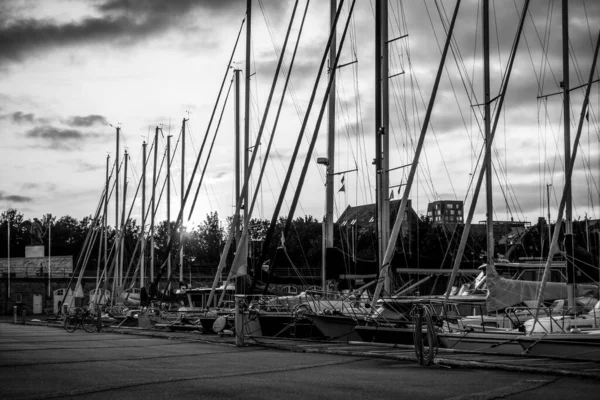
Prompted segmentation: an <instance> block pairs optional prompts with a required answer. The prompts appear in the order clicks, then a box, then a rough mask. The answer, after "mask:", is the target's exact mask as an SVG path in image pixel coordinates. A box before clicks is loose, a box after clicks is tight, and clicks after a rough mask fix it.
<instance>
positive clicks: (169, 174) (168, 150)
mask: <svg viewBox="0 0 600 400" xmlns="http://www.w3.org/2000/svg"><path fill="white" fill-rule="evenodd" d="M167 237H168V238H169V241H170V240H171V135H168V136H167ZM167 276H168V277H169V280H170V279H171V252H169V254H167ZM167 285H169V282H167Z"/></svg>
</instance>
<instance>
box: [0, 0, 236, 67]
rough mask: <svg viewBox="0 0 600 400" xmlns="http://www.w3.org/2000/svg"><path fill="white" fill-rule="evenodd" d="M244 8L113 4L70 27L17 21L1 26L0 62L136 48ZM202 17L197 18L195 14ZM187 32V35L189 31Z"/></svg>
mask: <svg viewBox="0 0 600 400" xmlns="http://www.w3.org/2000/svg"><path fill="white" fill-rule="evenodd" d="M234 7H237V8H239V9H240V15H243V9H244V4H242V3H240V2H234V1H233V0H227V1H209V0H204V1H194V0H178V1H173V0H172V1H162V0H143V1H133V0H109V1H105V2H102V3H101V4H99V5H98V6H97V10H98V11H99V12H100V14H101V15H100V16H99V17H88V18H83V19H81V20H79V21H74V22H69V23H58V22H56V21H53V20H41V19H32V18H29V19H13V20H10V19H9V18H6V20H7V22H6V23H4V24H2V25H0V48H2V52H0V62H3V61H21V60H23V59H24V58H25V57H26V56H28V55H30V54H33V52H34V51H37V50H42V49H43V50H47V49H48V48H51V47H55V46H66V45H73V44H82V43H84V44H88V43H110V44H111V45H121V46H123V45H131V44H135V43H138V42H139V41H142V40H145V39H147V38H149V37H152V36H155V35H159V34H162V33H165V32H167V31H169V30H173V29H180V30H181V29H182V28H189V31H192V30H194V31H195V32H194V34H198V32H197V30H198V29H199V30H202V29H205V27H204V26H203V25H202V26H200V27H196V28H197V29H192V28H193V27H190V24H191V23H194V22H196V21H197V20H210V18H208V17H209V16H210V14H211V13H217V12H223V11H224V10H229V9H230V8H234ZM196 9H197V10H200V11H201V12H202V14H201V15H196V14H194V15H192V14H193V12H194V11H195V10H196ZM184 32H185V31H184Z"/></svg>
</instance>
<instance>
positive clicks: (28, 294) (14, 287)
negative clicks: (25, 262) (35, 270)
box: [0, 275, 70, 315]
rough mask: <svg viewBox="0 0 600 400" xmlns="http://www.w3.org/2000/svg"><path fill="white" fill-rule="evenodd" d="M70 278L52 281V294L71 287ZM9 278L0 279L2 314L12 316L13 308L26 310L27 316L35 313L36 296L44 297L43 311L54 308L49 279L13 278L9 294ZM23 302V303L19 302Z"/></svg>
mask: <svg viewBox="0 0 600 400" xmlns="http://www.w3.org/2000/svg"><path fill="white" fill-rule="evenodd" d="M69 281H70V277H69V278H53V279H52V280H51V281H50V287H51V292H52V293H54V291H55V290H56V289H62V288H66V287H67V286H68V285H69ZM8 284H9V282H8V276H6V275H2V278H0V313H1V314H2V315H10V314H12V313H13V307H14V306H17V307H19V310H21V309H26V310H27V314H29V315H30V314H32V313H33V309H34V307H33V300H34V296H35V295H36V294H38V295H41V297H42V310H44V309H46V308H50V307H52V306H53V302H52V296H50V297H49V296H48V279H47V278H38V277H36V278H11V279H10V293H9V292H8ZM18 300H21V301H18Z"/></svg>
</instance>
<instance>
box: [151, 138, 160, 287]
mask: <svg viewBox="0 0 600 400" xmlns="http://www.w3.org/2000/svg"><path fill="white" fill-rule="evenodd" d="M158 129H159V128H158V126H157V127H156V130H155V131H154V167H153V169H152V207H151V208H150V280H151V281H153V280H154V214H155V212H154V211H155V210H156V164H157V159H158Z"/></svg>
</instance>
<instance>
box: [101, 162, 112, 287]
mask: <svg viewBox="0 0 600 400" xmlns="http://www.w3.org/2000/svg"><path fill="white" fill-rule="evenodd" d="M109 163H110V155H106V188H105V189H104V218H103V219H102V222H103V225H104V271H108V232H107V225H108V190H109V177H108V169H109ZM102 295H104V294H102Z"/></svg>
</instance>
